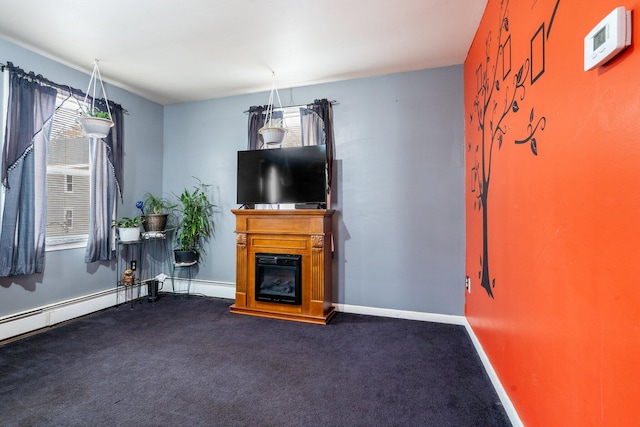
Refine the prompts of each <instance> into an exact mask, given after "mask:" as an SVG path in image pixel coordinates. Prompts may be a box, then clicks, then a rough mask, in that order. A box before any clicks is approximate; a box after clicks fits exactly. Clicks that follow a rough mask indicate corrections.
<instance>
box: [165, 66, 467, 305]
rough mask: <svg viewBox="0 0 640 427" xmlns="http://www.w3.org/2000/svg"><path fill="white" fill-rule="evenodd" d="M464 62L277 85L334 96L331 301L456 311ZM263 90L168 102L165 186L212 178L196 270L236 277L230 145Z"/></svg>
mask: <svg viewBox="0 0 640 427" xmlns="http://www.w3.org/2000/svg"><path fill="white" fill-rule="evenodd" d="M462 71H463V69H462V66H461V65H460V66H453V67H446V68H439V69H431V70H424V71H418V72H411V73H403V74H395V75H388V76H383V77H375V78H367V79H359V80H350V81H344V82H338V83H330V84H322V85H314V86H307V87H301V88H294V89H284V90H280V97H281V98H282V102H283V104H284V105H297V104H305V103H308V102H311V101H313V100H314V99H316V98H327V99H330V100H336V101H337V102H338V105H336V106H335V107H334V126H335V128H334V129H335V141H336V158H337V165H336V169H337V175H338V176H337V187H336V189H337V194H336V198H335V200H334V204H333V206H332V207H333V208H334V209H336V210H337V214H336V216H335V217H334V230H335V257H334V290H333V295H334V296H333V300H334V302H336V303H341V304H348V305H358V306H367V307H377V308H390V309H398V310H410V311H419V312H429V313H440V314H455V315H463V314H464V312H463V307H464V233H465V230H464V228H465V222H464V168H463V163H464V161H463V148H464V139H463V130H464V117H463V115H464V113H463V73H462ZM267 101H268V93H258V94H250V95H243V96H235V97H228V98H222V99H214V100H209V101H204V102H193V103H184V104H179V105H173V106H169V107H165V113H164V126H165V128H164V158H163V160H164V176H163V186H164V189H165V191H169V192H179V191H180V190H181V189H182V188H183V187H184V185H185V184H184V183H185V181H186V182H190V180H191V182H195V181H193V179H192V178H191V176H196V177H198V178H200V179H201V180H202V181H204V182H206V183H210V184H212V185H213V189H214V201H215V203H216V204H217V205H218V214H217V221H216V227H217V229H216V237H215V239H214V240H213V241H212V242H211V245H210V247H209V249H208V256H207V258H206V260H205V263H204V264H203V265H201V266H200V270H199V272H198V277H199V278H200V279H205V280H214V281H220V282H234V281H235V235H234V232H233V231H234V225H235V224H234V220H235V218H234V216H233V214H231V212H230V210H231V209H236V208H237V207H238V205H237V204H236V203H235V202H236V199H235V195H236V182H235V179H236V170H235V168H236V151H237V150H243V149H245V148H246V141H247V131H246V129H247V116H246V114H244V111H245V110H247V109H248V107H249V106H251V105H263V104H265V103H266V102H267ZM187 185H191V184H187Z"/></svg>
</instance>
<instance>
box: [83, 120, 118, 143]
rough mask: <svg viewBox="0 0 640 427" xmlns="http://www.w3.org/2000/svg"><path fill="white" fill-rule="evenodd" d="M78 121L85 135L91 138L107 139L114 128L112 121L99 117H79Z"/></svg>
mask: <svg viewBox="0 0 640 427" xmlns="http://www.w3.org/2000/svg"><path fill="white" fill-rule="evenodd" d="M77 120H78V123H80V126H81V127H82V131H83V132H84V134H85V135H87V136H88V137H90V138H106V137H107V135H109V130H110V129H111V127H112V126H113V122H112V121H111V120H109V119H101V118H99V117H89V116H82V117H78V119H77Z"/></svg>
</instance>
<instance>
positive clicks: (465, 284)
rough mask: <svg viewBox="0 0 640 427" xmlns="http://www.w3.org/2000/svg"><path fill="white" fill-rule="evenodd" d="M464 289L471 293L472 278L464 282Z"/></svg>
mask: <svg viewBox="0 0 640 427" xmlns="http://www.w3.org/2000/svg"><path fill="white" fill-rule="evenodd" d="M464 287H465V289H466V290H467V292H469V293H471V277H469V276H467V278H466V279H465V281H464Z"/></svg>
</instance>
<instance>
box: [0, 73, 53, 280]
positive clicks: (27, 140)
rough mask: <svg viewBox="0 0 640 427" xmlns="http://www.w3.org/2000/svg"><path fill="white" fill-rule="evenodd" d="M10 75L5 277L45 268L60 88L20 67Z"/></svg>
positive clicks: (1, 234)
mask: <svg viewBox="0 0 640 427" xmlns="http://www.w3.org/2000/svg"><path fill="white" fill-rule="evenodd" d="M9 73H10V74H9V105H8V109H7V124H6V128H5V140H4V146H3V150H2V184H3V185H4V187H5V200H4V206H3V212H2V227H1V230H0V276H2V277H6V276H13V275H19V274H33V273H40V272H42V270H43V267H44V248H45V228H46V214H47V210H46V197H43V195H44V194H46V150H47V146H48V142H49V137H50V133H51V121H50V119H51V117H52V116H53V113H54V110H55V102H56V93H57V92H56V90H55V89H54V88H52V87H49V86H44V85H41V84H40V82H39V81H38V77H36V76H33V75H32V74H26V73H24V71H22V70H20V69H18V68H15V69H14V68H9ZM43 160H44V164H45V165H44V168H45V171H44V173H43V172H42V167H43V166H42V163H43ZM38 169H40V170H38Z"/></svg>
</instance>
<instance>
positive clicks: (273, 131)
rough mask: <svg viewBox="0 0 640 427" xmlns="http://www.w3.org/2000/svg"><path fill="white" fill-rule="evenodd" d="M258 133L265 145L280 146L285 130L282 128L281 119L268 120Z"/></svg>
mask: <svg viewBox="0 0 640 427" xmlns="http://www.w3.org/2000/svg"><path fill="white" fill-rule="evenodd" d="M258 133H259V134H260V135H262V139H263V141H264V143H265V144H267V145H273V144H282V141H283V140H284V137H285V135H286V134H287V128H285V127H283V126H282V119H272V118H269V119H268V120H267V121H266V123H265V125H264V126H262V127H261V128H260V129H258Z"/></svg>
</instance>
